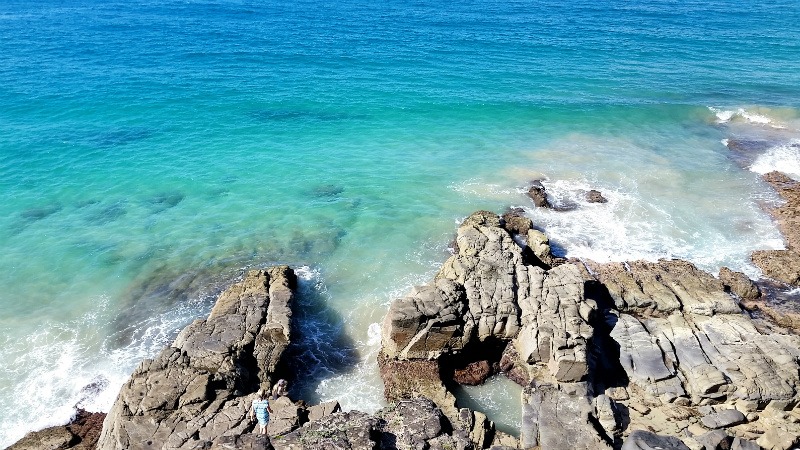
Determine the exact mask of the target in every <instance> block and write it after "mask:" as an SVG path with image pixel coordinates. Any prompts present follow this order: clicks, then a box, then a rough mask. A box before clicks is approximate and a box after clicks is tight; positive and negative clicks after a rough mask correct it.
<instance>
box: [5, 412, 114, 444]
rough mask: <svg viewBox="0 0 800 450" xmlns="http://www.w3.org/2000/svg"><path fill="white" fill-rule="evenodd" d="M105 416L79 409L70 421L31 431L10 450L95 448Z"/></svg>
mask: <svg viewBox="0 0 800 450" xmlns="http://www.w3.org/2000/svg"><path fill="white" fill-rule="evenodd" d="M105 417H106V415H105V414H104V413H90V412H88V411H84V410H83V409H79V410H78V411H77V412H76V413H75V417H74V418H73V419H72V420H71V421H70V423H68V424H66V425H62V426H56V427H50V428H45V429H44V430H40V431H33V432H30V433H28V434H27V435H25V437H23V438H22V439H20V440H19V441H17V442H16V443H15V444H14V445H12V446H11V447H9V448H8V450H60V449H67V448H74V449H76V450H90V449H93V448H95V446H96V445H97V439H98V438H99V437H100V432H101V430H102V428H103V419H104V418H105Z"/></svg>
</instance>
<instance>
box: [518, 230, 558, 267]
mask: <svg viewBox="0 0 800 450" xmlns="http://www.w3.org/2000/svg"><path fill="white" fill-rule="evenodd" d="M526 242H527V244H528V247H529V248H530V249H531V252H532V253H533V254H534V256H536V257H537V258H538V259H539V260H540V261H541V262H543V263H544V264H546V265H548V266H550V267H552V266H555V265H558V264H559V263H561V261H560V260H559V259H558V258H556V257H554V256H553V253H552V249H551V248H550V239H549V238H548V237H547V235H546V234H544V233H543V232H541V231H539V230H536V229H530V230H528V236H527V239H526Z"/></svg>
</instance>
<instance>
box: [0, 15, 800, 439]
mask: <svg viewBox="0 0 800 450" xmlns="http://www.w3.org/2000/svg"><path fill="white" fill-rule="evenodd" d="M798 22H800V6H798V4H797V3H796V2H794V1H779V2H772V3H770V4H768V5H767V4H765V5H759V4H746V3H742V2H733V1H713V0H711V1H702V2H700V1H690V2H673V1H642V2H637V3H636V4H633V5H631V4H625V3H621V2H607V1H600V2H597V1H592V2H589V1H567V2H546V1H532V2H515V1H510V2H509V1H503V2H499V1H483V2H459V4H444V3H436V2H412V1H391V2H385V3H380V4H378V3H376V4H371V3H367V2H363V3H360V2H354V1H339V2H333V3H328V2H320V1H302V2H286V3H283V2H266V3H263V4H262V3H256V2H247V1H227V2H217V3H207V2H197V1H181V2H178V1H158V2H155V1H138V2H100V1H81V0H76V1H71V2H55V1H47V0H44V1H39V2H22V1H9V0H5V1H3V2H0V42H2V45H0V130H2V132H0V175H2V176H0V193H2V198H3V201H2V202H0V249H2V258H1V259H0V361H2V363H0V417H3V420H2V421H0V422H2V423H0V446H3V445H7V444H9V443H11V442H13V441H14V440H16V439H18V438H19V437H21V436H22V434H24V433H25V432H26V431H28V430H30V429H35V428H41V427H43V426H46V425H50V424H55V423H59V422H63V421H65V420H67V418H68V417H69V416H70V414H71V413H72V411H73V407H74V406H75V405H76V404H77V405H79V406H82V407H85V408H88V409H93V410H104V409H107V408H108V407H109V406H110V404H111V402H112V401H113V398H114V396H115V395H116V392H117V390H118V388H119V386H120V385H121V383H122V382H123V381H124V379H125V378H126V377H127V375H128V374H129V373H130V372H131V371H132V370H133V368H134V367H135V365H136V364H137V362H138V361H139V360H140V359H141V358H143V357H146V356H149V355H153V354H154V353H155V352H156V351H158V349H159V348H161V347H162V346H163V345H165V344H167V343H169V342H170V341H171V339H172V338H173V337H174V336H175V333H176V332H177V330H179V329H180V328H181V327H182V326H183V325H185V324H186V323H188V322H189V321H190V320H192V319H193V318H194V317H197V316H199V315H202V314H205V313H206V312H207V311H208V309H209V307H210V304H211V302H212V299H213V296H214V295H215V294H216V293H217V292H218V291H219V289H221V288H222V287H224V286H225V285H226V284H227V283H229V282H230V281H231V280H233V279H235V278H236V277H237V276H238V275H240V274H241V271H242V270H243V269H244V268H247V267H252V266H259V265H265V264H273V263H288V264H292V265H293V266H295V267H298V268H301V273H302V275H303V279H304V289H305V291H304V292H306V297H307V298H306V300H304V301H306V302H308V303H307V304H305V307H307V309H308V311H310V313H309V314H310V315H309V318H308V321H309V322H308V323H309V324H312V325H314V324H316V325H314V326H311V325H309V326H308V328H307V330H306V333H305V335H304V337H303V339H305V340H304V342H306V343H308V348H306V351H307V354H306V356H308V358H307V359H309V360H310V361H311V363H309V364H310V365H311V366H313V367H312V369H310V370H311V371H312V372H313V374H314V376H313V377H310V379H309V380H306V381H305V383H304V384H301V386H300V387H298V388H297V389H298V390H297V392H302V394H303V395H305V396H308V397H314V398H318V399H329V398H338V399H340V400H341V401H342V403H343V404H344V405H345V407H346V408H355V407H358V408H363V409H367V410H371V409H375V408H378V407H379V406H380V405H381V400H380V392H381V389H382V387H381V385H380V381H379V380H378V379H377V376H376V369H375V364H374V355H375V353H376V352H377V349H378V347H379V332H378V329H377V324H378V323H379V322H380V320H381V317H382V315H383V313H384V312H385V308H386V305H387V304H388V303H389V302H390V301H391V300H392V299H393V298H395V297H397V296H399V295H401V294H403V293H404V292H405V291H406V290H407V289H408V288H409V287H410V286H412V285H413V284H415V283H422V282H425V281H426V280H427V279H429V278H430V277H431V276H432V274H433V273H434V272H435V271H436V269H437V267H438V266H439V265H440V264H441V262H442V261H444V259H445V258H446V257H447V255H448V253H447V245H448V243H449V242H450V240H451V239H452V235H453V232H454V228H455V224H456V223H457V222H458V221H459V220H460V219H461V218H463V217H464V216H466V215H467V214H469V213H470V212H471V211H473V210H475V209H478V208H486V209H493V210H498V211H500V210H502V209H504V208H505V207H507V206H510V205H515V206H521V207H525V208H527V210H528V212H529V213H530V215H531V216H532V217H533V219H534V220H535V221H536V222H537V223H538V224H540V225H542V226H544V227H545V229H546V230H547V232H548V233H549V234H550V235H551V237H552V238H553V240H554V243H555V244H556V245H557V247H558V248H559V250H560V251H561V252H562V253H564V254H566V255H568V256H576V257H585V258H594V259H598V260H621V259H631V258H648V259H654V258H659V257H681V258H686V259H689V260H691V261H693V262H695V263H696V264H698V265H700V266H701V267H702V268H704V269H706V270H709V271H712V272H716V271H717V270H718V269H719V267H720V266H722V265H728V266H730V267H732V268H735V269H738V270H744V271H746V272H747V273H749V274H751V275H752V276H756V275H757V270H756V269H755V268H753V267H752V266H750V265H749V264H748V259H747V255H748V254H749V252H750V251H752V250H753V249H757V248H780V247H781V246H782V242H781V238H780V235H779V234H778V233H777V231H776V229H775V227H774V226H773V225H772V223H771V222H770V220H769V218H768V217H767V216H766V215H765V214H764V212H763V210H762V209H761V207H762V205H764V204H765V203H766V204H769V203H771V202H774V201H775V197H774V194H772V193H771V191H770V190H769V189H768V188H767V187H766V186H764V185H763V184H762V183H761V182H759V180H758V173H763V172H765V171H768V170H772V169H781V170H784V171H787V172H789V173H790V174H792V175H793V176H795V177H800V156H799V155H798V147H797V146H794V145H793V144H798V143H800V140H798V139H800V31H798V29H797V27H796V24H797V23H798ZM725 139H734V140H735V139H738V140H759V141H763V142H766V144H765V145H763V146H762V147H763V148H762V147H759V149H758V151H757V152H756V153H755V154H754V155H751V156H750V157H749V158H750V159H748V160H747V161H746V162H745V163H743V162H742V161H741V160H737V159H735V158H731V152H730V151H729V150H728V148H727V147H726V146H725V145H724V144H723V140H725ZM536 178H544V179H545V185H546V186H547V188H548V190H549V191H550V192H551V193H552V194H553V195H554V196H555V197H556V198H557V199H558V200H559V201H561V202H573V203H577V204H578V205H579V206H580V207H579V208H578V209H576V210H574V211H570V212H553V211H542V210H535V209H534V208H533V205H532V204H530V202H529V200H527V199H526V197H525V196H524V194H523V192H524V186H525V185H526V183H528V182H529V181H530V180H532V179H536ZM591 188H597V189H600V190H601V191H603V193H604V194H605V195H606V196H607V197H608V198H609V203H608V204H605V205H588V204H585V203H583V202H582V200H581V198H582V192H583V191H584V190H587V189H591ZM315 314H316V315H315ZM315 320H316V321H318V322H315ZM315 336H316V337H315ZM331 336H335V339H333V341H335V342H336V343H337V345H338V344H341V346H343V347H344V348H345V351H343V352H337V351H335V349H334V348H332V347H331V346H330V345H327V346H326V345H325V343H326V342H327V343H328V344H329V343H330V342H331V341H332V340H331V339H330V337H331ZM317 361H319V362H317ZM86 386H91V387H90V388H88V389H87V388H86ZM301 388H302V389H301ZM490 390H491V389H490ZM486 395H488V394H486V393H485V390H484V391H481V393H480V396H483V397H486ZM480 396H479V397H480ZM509 402H510V403H509V404H508V405H506V406H502V405H501V406H499V407H495V406H493V408H494V409H495V410H497V411H504V410H505V411H507V414H506V413H502V412H501V413H496V414H495V416H494V418H495V419H496V420H498V421H501V422H503V421H505V422H510V423H511V424H512V425H513V422H514V420H515V419H514V414H515V412H514V411H515V408H516V406H514V405H513V403H514V401H513V400H512V401H509ZM504 414H505V415H504Z"/></svg>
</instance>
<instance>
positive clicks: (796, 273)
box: [750, 172, 800, 286]
mask: <svg viewBox="0 0 800 450" xmlns="http://www.w3.org/2000/svg"><path fill="white" fill-rule="evenodd" d="M764 180H765V181H766V182H767V183H769V184H770V185H772V187H773V188H775V190H776V191H777V192H778V194H780V196H781V197H782V198H783V199H784V200H785V201H786V203H785V204H783V205H782V206H780V207H778V208H775V209H773V210H771V211H770V213H771V214H772V216H773V218H774V219H775V221H776V222H777V224H778V228H779V229H780V230H781V232H782V233H783V237H784V240H785V241H786V250H759V251H756V252H753V254H752V255H751V256H750V259H751V260H752V261H753V264H755V265H756V266H758V268H759V269H761V271H762V272H763V273H764V275H766V276H767V277H770V278H773V279H776V280H778V281H781V282H783V283H788V284H791V285H793V286H800V182H797V181H794V180H792V179H791V178H789V177H788V176H786V175H784V174H782V173H780V172H770V173H768V174H766V175H764Z"/></svg>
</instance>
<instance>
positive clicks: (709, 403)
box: [379, 211, 800, 450]
mask: <svg viewBox="0 0 800 450" xmlns="http://www.w3.org/2000/svg"><path fill="white" fill-rule="evenodd" d="M508 223H509V221H508V220H507V219H506V220H501V218H499V217H498V216H496V215H494V214H492V213H488V212H485V211H479V212H477V213H474V214H473V215H471V216H470V217H468V218H467V219H466V220H465V221H464V222H463V223H462V224H461V226H460V227H459V228H458V232H457V238H456V241H457V243H458V246H457V253H456V254H454V255H453V256H451V257H450V259H448V260H447V261H446V262H445V263H444V265H443V266H442V268H441V270H440V271H439V273H438V274H437V275H436V277H435V278H434V280H432V281H431V282H430V283H429V284H427V285H424V286H419V287H416V288H415V289H413V290H412V291H411V292H410V293H409V294H408V295H407V296H405V297H402V298H400V299H397V300H396V301H395V302H394V303H393V304H392V305H391V306H390V309H389V312H388V314H387V316H386V318H385V320H384V323H383V341H382V342H383V349H382V354H381V356H380V358H379V365H380V368H381V375H382V377H383V379H384V382H385V394H386V397H387V399H390V400H398V399H413V398H420V397H426V398H429V399H432V400H433V401H434V402H436V404H437V406H439V407H440V408H441V409H442V411H443V412H444V413H445V415H446V416H447V418H448V419H449V420H450V421H451V422H455V421H457V418H458V411H459V410H458V407H457V404H456V400H455V397H454V396H453V394H452V393H451V392H450V384H449V383H450V381H449V380H450V379H451V378H450V377H448V376H447V374H449V373H451V371H454V372H455V373H457V374H458V373H462V372H463V371H464V370H467V369H468V368H470V367H475V364H480V362H479V361H476V360H475V359H473V358H475V356H474V355H478V354H480V355H482V357H484V358H485V357H486V355H487V354H490V353H491V352H493V351H494V352H498V353H501V354H498V355H496V357H497V360H498V361H499V363H498V366H499V367H500V370H501V371H502V372H503V373H506V374H508V375H509V376H510V377H511V378H512V379H514V380H515V381H517V382H519V383H521V384H523V385H524V386H525V389H524V391H523V395H522V398H521V404H522V408H523V423H522V426H521V430H520V431H521V436H520V441H519V448H525V449H527V448H548V449H562V448H563V449H587V450H588V449H602V448H620V447H622V448H626V449H636V448H654V447H648V446H652V445H658V446H661V447H663V448H691V449H702V448H729V446H731V445H736V446H737V448H759V446H760V447H763V448H767V449H784V450H785V449H789V448H791V447H792V445H796V444H800V440H798V439H800V438H798V436H800V425H798V423H800V411H798V410H797V409H796V408H795V407H796V406H797V404H798V401H800V394H798V392H799V391H800V377H799V376H798V374H799V373H800V363H799V361H800V338H799V337H798V336H796V335H793V334H791V333H787V332H786V331H785V330H783V329H780V327H777V326H774V325H768V324H767V323H765V322H763V321H762V322H759V321H757V320H756V321H754V320H753V319H751V317H750V316H749V315H748V314H747V313H746V312H744V311H743V309H742V307H741V305H740V304H739V300H740V299H741V298H745V297H748V298H750V297H753V296H754V295H755V294H754V291H753V290H752V288H753V286H752V285H749V284H748V283H746V282H744V280H742V279H741V277H739V276H736V275H735V274H733V273H725V274H724V275H723V278H724V279H725V280H726V284H723V282H722V281H720V280H719V279H717V278H715V277H713V276H712V275H710V274H708V273H705V272H703V271H701V270H699V269H697V268H696V267H695V266H693V265H692V264H690V263H688V262H685V261H678V260H673V261H666V260H662V261H659V262H644V261H635V262H628V263H608V264H598V263H594V262H590V261H585V262H581V261H570V262H563V261H562V260H557V259H555V258H553V261H554V262H556V264H552V265H551V264H546V263H545V262H544V261H543V260H544V259H547V257H546V256H545V255H544V254H543V252H541V251H539V252H536V251H534V250H533V248H531V247H529V246H525V245H520V244H518V243H517V241H519V240H520V236H517V239H516V240H515V238H514V236H513V233H514V232H515V231H516V230H518V229H519V224H517V223H515V224H513V226H508V225H507V224H508ZM527 229H528V230H529V232H528V236H530V233H531V232H532V231H535V230H534V229H533V228H532V227H527ZM523 237H527V236H523ZM533 237H534V238H536V236H535V235H534V236H533ZM527 242H528V243H529V245H532V246H538V245H539V243H540V242H541V241H540V240H537V239H534V240H530V239H528V241H527ZM550 257H551V258H552V256H550ZM745 278H746V277H745ZM731 292H733V294H732V293H731ZM755 292H758V290H757V289H756V290H755ZM490 359H491V357H490ZM455 379H456V380H458V379H459V378H458V377H456V378H455ZM442 380H448V381H447V382H443V381H442Z"/></svg>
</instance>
